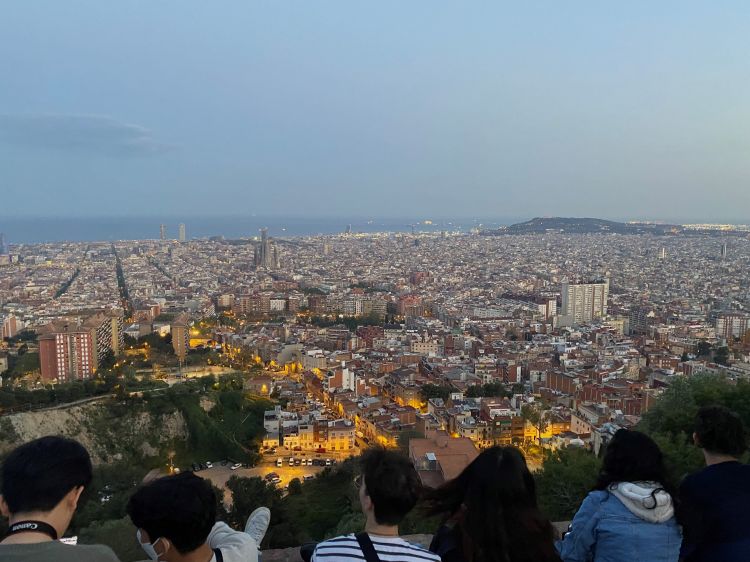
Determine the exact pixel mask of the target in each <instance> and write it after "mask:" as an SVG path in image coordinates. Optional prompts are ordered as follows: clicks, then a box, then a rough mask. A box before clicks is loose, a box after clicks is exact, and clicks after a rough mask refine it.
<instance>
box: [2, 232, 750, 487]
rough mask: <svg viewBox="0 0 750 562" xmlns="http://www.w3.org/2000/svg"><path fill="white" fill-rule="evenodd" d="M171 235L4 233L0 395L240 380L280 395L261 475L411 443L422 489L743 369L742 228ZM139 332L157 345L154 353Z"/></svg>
mask: <svg viewBox="0 0 750 562" xmlns="http://www.w3.org/2000/svg"><path fill="white" fill-rule="evenodd" d="M185 228H186V227H185V225H181V226H180V230H179V238H178V239H167V236H166V233H165V230H164V229H162V231H161V233H160V235H161V236H160V238H159V239H155V240H139V241H118V242H114V243H109V242H107V243H97V242H91V243H49V244H32V245H13V246H10V247H9V246H8V245H7V244H6V243H5V242H4V241H3V243H2V246H1V248H2V253H0V259H2V260H3V265H2V266H0V319H1V324H2V330H3V332H2V335H3V344H2V348H0V371H6V372H5V374H4V378H3V383H4V386H5V387H6V388H26V389H34V388H42V387H43V385H50V384H60V383H70V382H73V381H85V380H89V379H94V378H96V377H97V372H98V371H99V370H100V369H101V368H103V364H104V362H105V361H108V366H109V367H111V366H112V362H113V361H114V363H115V366H117V367H127V368H129V369H132V371H131V372H134V373H135V376H136V377H137V378H140V379H142V378H144V377H147V378H156V379H162V380H169V381H170V384H179V383H180V382H181V381H182V380H188V379H189V378H190V377H191V376H198V375H199V374H206V373H208V372H215V373H221V372H241V373H243V376H244V385H245V389H246V390H247V391H250V392H252V393H255V394H258V395H262V396H266V397H271V398H273V399H274V400H276V403H277V406H276V407H275V408H274V409H273V410H270V411H268V412H266V416H265V421H264V428H265V436H264V437H263V439H262V442H259V443H258V445H259V446H260V447H261V450H262V451H264V452H266V453H267V457H268V458H267V459H266V462H267V464H268V467H269V468H268V470H266V471H265V472H264V475H268V474H270V473H271V468H272V466H273V464H275V465H276V466H279V467H280V466H282V465H283V466H286V464H287V459H286V457H283V458H282V457H281V456H278V458H277V455H281V453H277V452H276V451H277V449H279V448H281V449H280V450H285V451H288V452H289V454H290V455H291V456H292V458H291V459H290V462H289V464H290V465H294V462H292V461H293V460H295V459H294V458H293V457H294V454H297V456H298V457H299V456H302V457H305V456H307V455H309V456H310V459H311V460H310V464H312V457H313V456H314V455H313V453H318V455H317V456H318V457H322V458H323V460H321V462H320V464H321V465H324V464H325V458H326V457H331V456H333V458H334V460H335V459H336V458H345V457H347V456H350V455H355V454H358V453H359V451H360V450H361V449H363V448H365V447H367V446H368V444H372V443H378V444H381V445H385V446H389V447H397V446H399V445H400V444H404V443H407V445H406V446H407V447H408V450H409V452H410V455H411V456H412V459H413V460H414V461H415V463H416V464H417V466H419V467H420V475H421V477H422V478H423V480H424V481H425V482H429V483H430V484H431V485H435V484H438V483H440V482H443V481H445V480H448V479H450V478H453V477H455V476H456V475H457V474H458V473H460V471H461V470H462V469H463V468H464V467H465V466H466V465H467V464H468V463H469V462H470V461H471V460H472V459H473V458H474V457H475V456H476V455H477V454H478V451H480V450H482V449H485V448H487V447H490V446H492V445H498V444H501V445H507V444H515V445H518V446H520V447H523V448H524V450H525V451H526V452H527V454H528V457H529V462H530V464H531V465H532V466H538V464H539V462H540V461H541V457H542V452H543V451H544V450H545V449H546V450H554V449H558V448H560V447H567V446H575V447H581V448H584V449H588V450H591V451H593V452H594V453H595V454H596V453H598V452H599V450H600V448H601V447H602V445H603V444H605V443H606V442H607V441H608V440H609V439H610V438H611V437H612V435H614V433H615V432H616V431H617V430H618V429H619V428H622V427H626V428H629V427H634V426H635V425H636V424H637V423H638V422H639V420H640V419H641V416H642V415H643V414H644V413H645V412H647V411H648V410H649V408H650V407H651V405H652V404H653V403H654V400H655V399H656V398H657V397H658V396H659V394H660V393H661V392H662V391H663V389H665V388H667V387H669V386H670V385H671V384H672V382H673V381H674V380H676V379H678V378H680V377H684V376H690V375H696V374H699V373H715V374H719V373H724V374H726V375H727V376H728V377H730V378H731V379H742V378H745V379H747V378H748V377H750V312H749V311H750V278H748V276H747V274H746V272H747V271H748V270H750V240H749V239H748V237H747V235H746V233H744V232H743V231H733V230H730V231H728V233H729V235H727V233H726V232H724V233H721V234H717V233H716V232H715V231H712V232H709V233H707V234H702V235H690V236H688V235H682V234H680V235H673V236H669V235H661V236H657V235H649V234H642V235H620V234H601V233H594V234H566V233H565V232H546V233H543V234H530V235H494V234H497V233H492V234H493V235H490V234H488V233H482V234H480V233H473V234H458V233H450V232H441V233H419V232H414V233H413V234H393V233H380V234H357V233H352V232H345V233H342V234H341V235H335V236H314V237H295V238H274V239H272V238H270V237H269V236H268V233H267V230H265V229H263V230H262V231H261V232H260V233H258V235H257V236H255V237H249V238H246V239H240V240H224V239H223V238H221V237H216V238H212V239H202V240H188V239H187V237H186V235H185ZM154 336H156V337H158V340H159V341H162V342H168V343H167V344H166V345H163V346H158V341H157V345H156V346H155V345H153V340H151V341H152V344H151V348H149V343H148V342H149V341H150V340H149V338H153V337H154ZM158 348H160V349H158ZM6 409H8V412H12V411H13V409H12V408H6ZM8 412H6V413H8ZM321 453H326V454H321ZM328 461H329V464H330V462H331V458H328ZM430 461H433V462H430ZM296 463H297V466H299V465H300V464H303V465H305V464H306V463H307V460H306V459H300V458H298V459H296ZM316 464H318V463H317V462H316ZM274 477H276V478H277V481H279V482H281V480H282V478H278V474H275V473H274V474H272V476H271V478H274ZM283 480H285V482H284V483H285V484H288V480H289V478H287V477H285V478H283Z"/></svg>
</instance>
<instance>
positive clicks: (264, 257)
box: [254, 228, 273, 269]
mask: <svg viewBox="0 0 750 562" xmlns="http://www.w3.org/2000/svg"><path fill="white" fill-rule="evenodd" d="M272 259H273V256H272V255H271V243H270V242H269V241H268V229H267V228H261V229H260V246H256V248H255V258H254V260H255V266H256V267H265V268H267V269H268V268H270V266H271V265H272V261H271V260H272Z"/></svg>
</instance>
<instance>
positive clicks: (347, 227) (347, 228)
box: [346, 224, 352, 234]
mask: <svg viewBox="0 0 750 562" xmlns="http://www.w3.org/2000/svg"><path fill="white" fill-rule="evenodd" d="M346 233H347V234H351V233H352V225H350V224H347V225H346Z"/></svg>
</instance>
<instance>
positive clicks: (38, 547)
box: [0, 541, 120, 562]
mask: <svg viewBox="0 0 750 562" xmlns="http://www.w3.org/2000/svg"><path fill="white" fill-rule="evenodd" d="M0 562H120V561H119V560H118V558H117V556H115V553H114V552H112V550H111V549H110V548H109V547H108V546H104V545H100V544H95V545H84V544H77V545H70V544H64V543H61V542H59V541H48V542H39V543H34V544H0Z"/></svg>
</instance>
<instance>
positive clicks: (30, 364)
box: [8, 344, 40, 379]
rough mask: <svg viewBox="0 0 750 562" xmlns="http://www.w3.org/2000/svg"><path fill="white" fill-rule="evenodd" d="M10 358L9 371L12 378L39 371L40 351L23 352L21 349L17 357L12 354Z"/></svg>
mask: <svg viewBox="0 0 750 562" xmlns="http://www.w3.org/2000/svg"><path fill="white" fill-rule="evenodd" d="M24 345H26V344H24ZM9 359H10V361H9V364H8V372H9V374H10V378H11V379H16V378H19V377H23V376H24V375H28V374H29V373H34V372H38V371H39V369H40V363H39V353H21V351H20V350H19V354H18V355H17V356H16V357H14V356H12V355H11V356H10V358H9Z"/></svg>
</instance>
